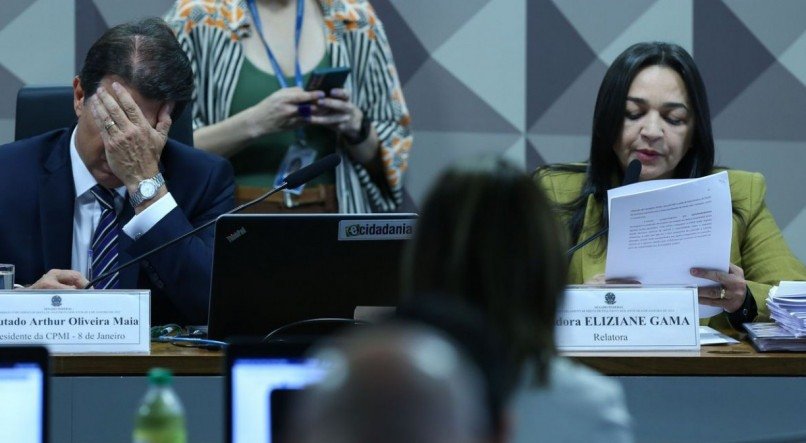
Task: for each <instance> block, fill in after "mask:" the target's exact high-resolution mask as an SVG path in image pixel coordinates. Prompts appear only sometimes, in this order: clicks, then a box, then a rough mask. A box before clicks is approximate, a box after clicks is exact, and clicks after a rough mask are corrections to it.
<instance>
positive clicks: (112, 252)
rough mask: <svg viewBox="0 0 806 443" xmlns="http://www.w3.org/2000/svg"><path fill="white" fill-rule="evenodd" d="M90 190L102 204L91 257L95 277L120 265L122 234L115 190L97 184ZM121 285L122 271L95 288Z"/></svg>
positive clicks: (98, 283)
mask: <svg viewBox="0 0 806 443" xmlns="http://www.w3.org/2000/svg"><path fill="white" fill-rule="evenodd" d="M90 192H92V195H94V196H95V198H96V199H97V200H98V203H99V204H100V205H101V220H100V221H99V222H98V226H97V227H96V228H95V233H94V234H93V235H92V245H91V247H90V249H91V251H92V257H90V260H91V263H90V269H91V270H92V277H91V278H95V277H97V276H99V275H101V274H103V273H105V272H107V271H109V270H110V269H112V268H114V267H115V266H117V265H118V237H119V236H120V224H118V216H117V213H116V212H115V191H112V190H109V189H106V188H104V187H103V186H101V185H95V186H94V187H93V188H92V189H91V190H90ZM119 285H120V273H119V272H116V273H114V274H113V275H110V276H109V277H107V278H105V279H103V280H101V281H99V282H97V283H96V284H95V289H116V288H118V287H119Z"/></svg>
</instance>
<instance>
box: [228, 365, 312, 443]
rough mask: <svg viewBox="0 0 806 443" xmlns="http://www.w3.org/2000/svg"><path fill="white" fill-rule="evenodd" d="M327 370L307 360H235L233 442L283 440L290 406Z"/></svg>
mask: <svg viewBox="0 0 806 443" xmlns="http://www.w3.org/2000/svg"><path fill="white" fill-rule="evenodd" d="M324 374H325V369H324V368H323V367H322V366H321V365H320V364H319V362H318V361H317V360H314V359H311V358H305V357H292V358H281V357H258V356H245V357H243V358H235V359H233V360H232V361H231V366H230V377H229V383H230V386H229V388H230V392H231V399H230V401H231V406H230V411H229V413H230V414H231V415H230V420H231V424H232V425H231V435H230V441H232V442H233V443H247V442H249V443H268V442H277V441H279V436H280V435H282V432H283V430H284V429H285V426H284V424H285V421H286V420H285V419H286V414H287V413H288V410H289V405H290V403H291V402H293V401H294V399H295V398H296V397H297V396H298V395H299V393H300V392H301V390H302V389H304V388H305V387H306V386H308V385H310V384H312V383H316V382H318V381H319V380H321V379H322V377H323V376H324Z"/></svg>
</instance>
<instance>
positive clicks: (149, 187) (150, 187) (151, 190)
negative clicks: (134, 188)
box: [138, 180, 157, 200]
mask: <svg viewBox="0 0 806 443" xmlns="http://www.w3.org/2000/svg"><path fill="white" fill-rule="evenodd" d="M138 188H139V189H138V190H139V191H140V194H141V195H142V196H143V198H144V199H146V200H148V199H149V198H153V197H154V196H155V195H156V194H157V187H156V186H155V185H154V183H152V182H151V181H150V180H149V181H144V182H142V183H140V186H139V187H138Z"/></svg>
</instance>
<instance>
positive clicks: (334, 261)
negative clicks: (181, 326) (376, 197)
mask: <svg viewBox="0 0 806 443" xmlns="http://www.w3.org/2000/svg"><path fill="white" fill-rule="evenodd" d="M415 220H416V215H415V214H359V215H347V214H313V215H281V214H234V215H225V216H222V217H221V218H219V219H218V221H217V222H216V228H215V246H214V252H213V277H212V284H211V293H210V318H209V323H208V328H209V329H208V335H209V337H210V338H213V339H217V340H226V339H228V338H229V337H233V336H265V335H266V334H268V333H270V332H271V331H274V330H275V329H277V328H279V327H281V326H285V325H289V324H291V323H294V322H298V321H301V320H307V319H314V318H350V319H351V318H354V315H355V312H356V308H359V310H363V309H365V308H367V307H369V308H370V309H372V308H374V307H389V306H391V307H394V306H396V305H397V302H398V297H399V293H400V291H399V286H400V261H401V255H402V252H403V248H404V246H405V244H406V242H407V241H408V239H409V238H411V236H412V234H413V231H414V224H415Z"/></svg>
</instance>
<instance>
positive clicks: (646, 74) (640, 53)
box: [535, 43, 806, 329]
mask: <svg viewBox="0 0 806 443" xmlns="http://www.w3.org/2000/svg"><path fill="white" fill-rule="evenodd" d="M635 159H637V160H639V161H640V162H641V166H642V168H641V175H640V178H639V179H640V180H641V181H644V180H654V179H665V178H696V177H703V176H705V175H708V174H711V173H713V172H715V169H714V140H713V135H712V133H711V118H710V111H709V108H708V99H707V97H706V94H705V87H704V85H703V82H702V78H701V77H700V74H699V71H698V70H697V66H696V65H695V64H694V60H693V59H692V58H691V56H690V55H689V54H688V53H687V52H686V51H685V50H684V49H683V48H681V47H679V46H677V45H674V44H668V43H638V44H635V45H633V46H631V47H630V48H628V49H627V50H626V51H624V52H623V53H622V54H621V55H619V57H618V58H616V60H615V61H614V62H613V64H612V65H611V66H610V68H609V69H608V71H607V73H606V74H605V77H604V80H603V81H602V84H601V86H600V88H599V94H598V96H597V100H596V107H595V109H594V117H593V136H592V138H591V151H590V158H589V162H588V163H587V164H566V165H553V166H548V167H543V168H540V169H538V171H537V172H536V173H535V180H536V181H537V182H538V183H539V185H540V186H541V187H542V188H543V189H544V190H545V191H546V194H547V196H548V197H549V198H550V199H551V200H552V201H553V202H554V203H555V209H556V211H557V213H558V215H559V217H560V218H561V220H562V221H563V223H564V224H565V226H566V227H567V228H568V229H567V232H568V235H569V239H568V240H569V244H576V243H578V242H579V241H581V240H584V239H586V238H588V237H589V236H591V235H593V234H594V233H595V232H597V231H599V229H601V227H603V226H604V220H605V213H604V211H603V202H604V201H605V199H606V197H607V190H608V189H610V188H613V187H616V186H618V185H619V183H621V181H622V180H623V177H624V170H625V168H626V166H627V164H629V163H630V162H631V161H632V160H635ZM728 176H729V180H730V188H731V199H732V202H733V239H732V240H731V264H730V270H729V272H720V271H715V270H708V269H698V268H694V269H692V270H691V272H692V274H693V275H695V276H698V277H702V278H706V279H709V280H713V281H715V282H717V283H718V284H719V285H718V286H713V287H702V288H700V290H699V299H700V303H701V304H705V305H710V306H718V307H721V308H723V309H724V310H725V312H726V314H727V315H721V316H717V317H714V318H713V319H712V320H711V323H710V324H711V325H713V326H727V322H729V323H730V324H731V325H732V326H734V327H735V328H737V329H739V328H741V324H742V323H744V322H748V321H753V320H766V319H767V318H768V311H767V309H766V304H765V302H764V300H765V299H766V298H767V292H768V291H769V289H770V287H771V286H772V285H775V284H777V283H778V282H779V281H780V280H806V266H804V265H803V263H801V262H800V261H799V260H798V259H797V258H795V257H794V255H793V254H792V252H791V251H790V250H789V248H788V247H787V245H786V243H785V242H784V239H783V237H782V235H781V231H780V230H779V229H778V226H777V225H776V223H775V220H774V219H773V217H772V214H771V213H770V212H769V210H768V209H767V206H766V204H765V203H764V195H765V190H766V187H765V184H764V178H763V177H762V175H761V174H758V173H750V172H743V171H728ZM606 244H607V239H606V237H602V238H601V239H599V240H596V241H594V242H592V243H591V244H589V245H587V246H585V247H584V248H582V249H580V250H578V251H577V252H576V253H575V254H574V256H573V257H572V258H571V263H570V268H569V283H572V284H579V283H603V282H604V277H603V276H604V269H605V255H606V254H605V251H606V249H607V247H606Z"/></svg>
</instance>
